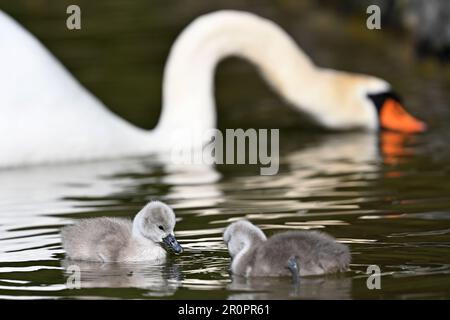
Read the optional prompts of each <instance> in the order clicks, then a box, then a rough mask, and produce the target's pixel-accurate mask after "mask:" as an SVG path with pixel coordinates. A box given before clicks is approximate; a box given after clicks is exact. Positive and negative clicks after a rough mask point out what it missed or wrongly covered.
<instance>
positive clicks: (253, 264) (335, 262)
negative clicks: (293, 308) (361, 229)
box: [223, 220, 350, 281]
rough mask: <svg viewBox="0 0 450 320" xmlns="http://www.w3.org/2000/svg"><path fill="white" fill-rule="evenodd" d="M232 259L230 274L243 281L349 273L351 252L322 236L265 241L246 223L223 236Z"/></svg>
mask: <svg viewBox="0 0 450 320" xmlns="http://www.w3.org/2000/svg"><path fill="white" fill-rule="evenodd" d="M223 238H224V241H225V243H226V244H227V246H228V250H229V252H230V255H231V259H232V263H231V271H232V272H233V273H234V274H237V275H241V276H246V277H258V276H275V277H279V276H292V277H293V279H294V281H295V280H298V277H299V276H309V275H320V274H326V273H334V272H341V271H346V270H348V266H349V263H350V252H349V249H348V247H347V246H346V245H344V244H341V243H338V242H336V241H335V239H334V238H333V237H331V236H329V235H327V234H325V233H322V232H317V231H293V232H283V233H279V234H276V235H274V236H273V237H271V238H270V239H267V238H266V236H265V235H264V233H263V232H262V231H261V229H259V228H258V227H256V226H255V225H253V224H251V223H250V222H249V221H247V220H240V221H237V222H234V223H232V224H231V225H229V226H228V227H227V229H226V230H225V232H224V235H223Z"/></svg>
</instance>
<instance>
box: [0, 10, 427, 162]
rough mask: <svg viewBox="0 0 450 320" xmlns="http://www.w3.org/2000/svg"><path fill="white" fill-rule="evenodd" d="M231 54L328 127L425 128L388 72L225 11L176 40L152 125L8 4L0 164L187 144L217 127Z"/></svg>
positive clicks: (1, 42)
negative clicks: (224, 66)
mask: <svg viewBox="0 0 450 320" xmlns="http://www.w3.org/2000/svg"><path fill="white" fill-rule="evenodd" d="M227 56H239V57H242V58H244V59H246V60H248V61H250V62H251V63H253V64H255V65H256V66H257V67H258V69H259V71H260V72H261V73H262V76H263V77H264V78H265V79H266V81H267V82H268V83H269V84H270V85H271V86H272V87H273V88H274V89H275V90H276V91H277V92H278V93H279V94H280V95H281V96H282V97H283V98H284V99H285V100H286V101H288V102H289V104H290V105H292V106H293V107H294V108H296V109H297V110H298V111H301V112H304V113H307V114H309V115H311V116H312V118H314V119H315V120H316V121H317V122H318V123H319V124H321V125H323V126H324V127H326V128H330V129H337V130H341V129H352V128H361V129H366V130H370V131H374V132H376V131H377V130H378V128H379V127H385V128H387V129H392V130H397V131H406V132H420V131H423V130H424V129H425V125H424V124H423V123H422V122H420V121H419V120H416V119H415V118H414V117H412V116H411V115H409V114H408V113H407V112H406V111H405V110H404V109H403V108H402V106H401V103H400V101H399V99H398V98H397V96H396V95H395V94H393V92H392V89H391V87H390V85H389V84H388V83H387V82H386V81H384V80H381V79H378V78H375V77H372V76H366V75H357V74H349V73H345V72H340V71H335V70H330V69H323V68H320V67H317V66H315V65H314V63H313V62H312V61H311V60H310V58H309V57H307V56H306V55H305V54H304V53H303V51H302V50H301V49H300V48H299V47H298V46H297V44H296V43H295V42H294V40H293V39H292V38H291V37H290V36H289V35H288V34H287V33H286V32H285V31H283V30H282V29H281V28H280V27H279V26H278V25H276V24H275V23H273V22H272V21H269V20H267V19H264V18H261V17H259V16H256V15H254V14H251V13H247V12H239V11H218V12H215V13H210V14H206V15H204V16H201V17H199V18H197V19H196V20H195V21H193V22H192V23H191V24H190V25H189V26H188V27H187V28H186V29H185V30H184V31H183V32H182V33H181V35H180V36H179V37H178V39H177V40H176V41H175V43H174V45H173V47H172V49H171V52H170V54H169V57H168V60H167V64H166V68H165V71H164V79H163V106H162V114H161V117H160V119H159V122H158V124H157V126H156V128H154V129H153V130H151V131H146V130H143V129H140V128H137V127H135V126H133V125H131V124H129V123H127V122H126V121H125V120H123V119H121V118H120V117H118V116H116V115H115V114H113V113H112V112H110V111H109V110H108V109H107V108H106V107H105V106H104V105H103V104H102V102H100V101H99V100H98V99H97V98H95V97H94V96H93V95H92V94H91V93H90V92H88V91H87V90H86V89H85V88H84V87H82V86H81V85H80V84H79V83H78V82H77V80H76V79H75V78H74V77H73V76H72V75H71V74H70V73H69V72H68V71H67V70H66V69H65V68H64V67H63V66H62V65H61V64H60V63H59V62H58V61H57V60H56V59H55V57H53V56H52V55H51V53H50V52H49V51H47V50H46V49H45V48H44V47H43V45H42V44H41V43H39V42H38V40H36V38H34V37H33V36H32V35H31V34H30V33H28V32H27V31H26V30H25V29H24V28H22V27H21V26H20V25H19V24H18V23H16V22H15V21H14V20H13V19H11V18H10V17H9V16H7V15H6V14H5V13H3V12H1V11H0V137H1V138H0V167H7V166H20V165H31V164H39V163H51V162H63V161H81V160H93V159H102V158H115V157H123V156H134V155H145V154H149V153H152V152H160V151H168V150H170V148H173V147H174V144H178V145H184V144H186V141H185V140H184V139H190V137H189V134H183V135H176V139H175V138H174V137H175V135H174V134H175V132H185V133H186V132H188V133H189V132H193V131H195V132H206V131H207V130H208V129H213V128H215V126H216V112H215V102H214V81H213V79H214V70H215V67H216V65H217V64H218V62H219V61H220V60H221V59H223V58H225V57H227ZM203 142H204V141H198V144H199V146H201V144H202V143H203Z"/></svg>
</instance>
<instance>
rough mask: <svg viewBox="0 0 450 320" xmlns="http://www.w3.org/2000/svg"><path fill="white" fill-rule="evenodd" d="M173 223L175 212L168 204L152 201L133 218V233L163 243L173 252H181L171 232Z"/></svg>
mask: <svg viewBox="0 0 450 320" xmlns="http://www.w3.org/2000/svg"><path fill="white" fill-rule="evenodd" d="M175 223H176V221H175V213H174V212H173V210H172V209H171V208H170V207H169V206H168V205H166V204H164V203H162V202H160V201H152V202H150V203H148V204H147V205H146V206H145V207H144V208H142V210H141V211H139V212H138V214H137V215H136V217H135V218H134V221H133V233H134V234H136V235H137V236H141V237H144V238H146V239H150V240H151V241H153V242H156V243H164V244H165V245H167V246H168V247H169V248H171V249H172V250H173V251H174V252H175V253H181V252H183V248H182V247H181V246H180V244H179V243H178V241H177V240H176V239H175V235H174V232H173V230H174V228H175Z"/></svg>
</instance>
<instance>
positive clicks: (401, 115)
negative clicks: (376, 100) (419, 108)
mask: <svg viewBox="0 0 450 320" xmlns="http://www.w3.org/2000/svg"><path fill="white" fill-rule="evenodd" d="M380 124H381V127H382V128H384V129H388V130H392V131H397V132H404V133H418V132H424V131H425V130H426V129H427V126H426V124H425V123H424V122H422V121H420V120H418V119H416V118H414V117H413V116H412V115H410V114H409V113H408V112H406V110H405V109H404V108H403V107H402V105H401V104H400V103H398V102H397V101H395V100H394V99H386V101H385V102H384V104H383V106H382V107H381V111H380Z"/></svg>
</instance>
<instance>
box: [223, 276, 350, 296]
mask: <svg viewBox="0 0 450 320" xmlns="http://www.w3.org/2000/svg"><path fill="white" fill-rule="evenodd" d="M351 289H352V279H351V278H350V277H344V276H328V277H323V276H320V277H304V278H302V279H301V280H300V283H299V284H294V283H292V281H291V279H289V278H286V279H284V278H282V279H276V278H244V277H239V276H233V281H232V283H231V284H230V285H229V286H228V290H230V291H232V293H231V294H230V296H229V297H228V299H230V300H241V299H249V300H256V299H266V300H273V299H286V298H287V297H288V298H292V299H340V300H343V299H350V298H351Z"/></svg>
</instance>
